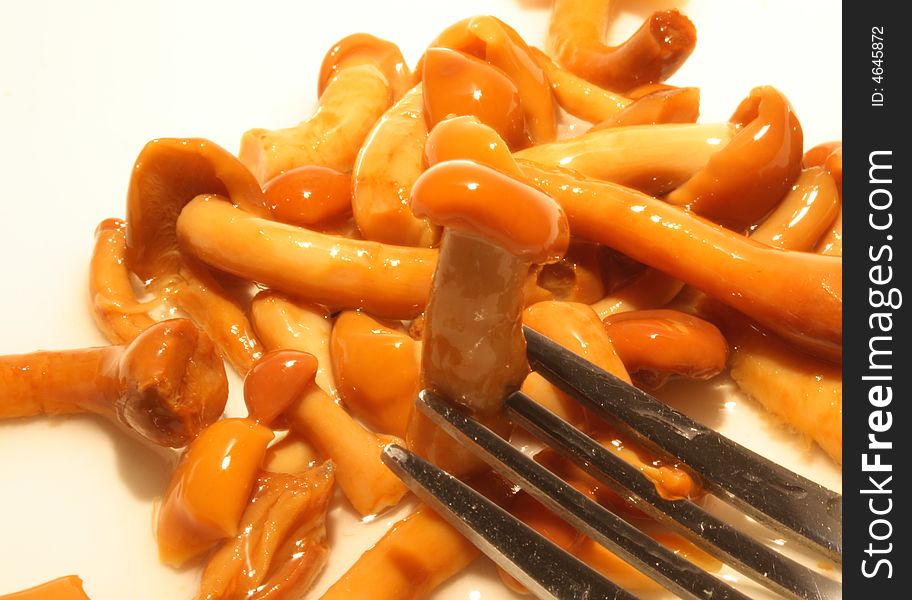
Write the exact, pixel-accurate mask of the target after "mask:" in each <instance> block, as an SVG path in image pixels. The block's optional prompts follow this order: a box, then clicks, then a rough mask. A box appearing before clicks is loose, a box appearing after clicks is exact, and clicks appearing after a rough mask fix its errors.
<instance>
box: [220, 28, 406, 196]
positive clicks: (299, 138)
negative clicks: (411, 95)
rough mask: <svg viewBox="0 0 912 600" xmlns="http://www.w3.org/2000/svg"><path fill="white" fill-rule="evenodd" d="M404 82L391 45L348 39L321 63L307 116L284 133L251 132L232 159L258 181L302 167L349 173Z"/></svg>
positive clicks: (359, 37)
mask: <svg viewBox="0 0 912 600" xmlns="http://www.w3.org/2000/svg"><path fill="white" fill-rule="evenodd" d="M410 79H411V75H410V73H409V72H408V67H406V66H405V61H404V60H403V59H402V54H401V53H399V49H398V48H397V47H396V46H395V45H394V44H392V43H390V42H387V41H385V40H381V39H380V38H376V37H374V36H371V35H367V34H355V35H352V36H348V37H346V38H344V39H342V40H340V41H339V42H337V43H336V44H334V45H333V47H332V48H331V49H330V50H329V52H327V54H326V57H325V58H324V60H323V65H322V67H321V69H320V80H319V85H318V93H319V100H318V102H317V109H316V111H314V114H313V116H312V117H311V118H310V119H308V120H306V121H303V122H301V123H299V124H298V125H296V126H294V127H289V128H286V129H277V130H268V129H251V130H250V131H248V132H246V133H245V134H244V136H243V137H242V138H241V149H240V152H239V154H238V156H239V157H240V160H241V162H242V163H244V164H245V165H246V166H247V168H249V169H250V171H251V172H252V173H253V174H254V175H255V176H256V179H257V181H259V182H260V183H265V182H267V181H269V180H270V179H272V178H273V177H275V176H276V175H279V174H281V173H284V172H286V171H290V170H291V169H294V168H296V167H301V166H304V165H320V166H324V167H330V168H333V169H336V170H337V171H343V172H349V171H351V170H352V166H353V165H354V163H355V157H356V156H357V154H358V149H359V148H361V144H362V143H363V142H364V139H365V137H367V134H368V132H369V131H370V130H371V128H372V127H373V126H374V123H376V122H377V119H379V118H380V116H381V115H382V114H383V113H384V112H385V111H386V109H387V108H389V105H390V103H391V102H392V101H394V100H395V99H398V96H397V95H396V94H398V93H401V92H404V89H402V88H403V87H405V89H408V87H411V82H410ZM406 83H407V85H405V84H406Z"/></svg>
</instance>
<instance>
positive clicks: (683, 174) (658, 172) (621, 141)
mask: <svg viewBox="0 0 912 600" xmlns="http://www.w3.org/2000/svg"><path fill="white" fill-rule="evenodd" d="M735 133H736V132H735V130H734V128H733V127H731V126H730V125H728V124H725V123H718V124H690V123H684V124H666V125H631V126H628V127H614V128H609V129H600V130H596V131H589V132H587V133H584V134H582V135H580V136H577V137H573V138H568V139H566V140H561V141H558V142H552V143H550V144H540V145H538V146H533V147H532V148H527V149H525V150H521V151H519V152H516V153H515V157H516V158H517V160H527V161H531V162H535V163H539V164H541V165H543V166H547V165H550V166H555V167H557V166H559V167H562V168H567V169H573V170H575V171H578V172H579V173H581V174H583V175H586V176H589V177H593V178H595V179H602V180H605V181H611V182H614V183H618V184H621V185H625V186H628V187H633V188H636V189H638V190H640V191H642V192H645V193H647V194H650V195H662V194H665V193H667V192H669V191H671V190H673V189H675V188H677V187H678V186H680V185H681V184H683V183H685V182H686V181H688V180H689V179H691V178H692V177H693V176H694V174H696V173H699V172H700V171H701V169H703V168H705V167H706V165H707V163H709V162H710V161H712V160H713V156H715V155H716V154H717V153H718V152H721V151H722V150H724V148H725V147H726V145H728V144H729V143H730V142H731V140H732V137H733V136H734V135H735Z"/></svg>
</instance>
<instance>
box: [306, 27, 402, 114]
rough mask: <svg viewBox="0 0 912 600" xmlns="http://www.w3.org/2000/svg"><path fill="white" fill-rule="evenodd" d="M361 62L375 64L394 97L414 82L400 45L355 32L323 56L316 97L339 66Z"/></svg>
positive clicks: (321, 93) (320, 93)
mask: <svg viewBox="0 0 912 600" xmlns="http://www.w3.org/2000/svg"><path fill="white" fill-rule="evenodd" d="M362 64H371V65H374V66H375V67H377V68H378V69H379V70H380V72H381V73H383V76H384V77H386V82H387V83H388V84H389V86H390V91H391V92H392V94H393V98H394V99H395V98H399V97H401V96H402V95H403V94H404V93H405V92H407V91H408V90H409V88H411V87H412V86H413V85H414V82H413V81H412V72H411V70H410V69H409V67H408V65H407V64H406V62H405V58H403V56H402V52H401V51H400V50H399V46H397V45H396V44H394V43H392V42H390V41H387V40H384V39H381V38H378V37H376V36H373V35H370V34H369V33H355V34H352V35H349V36H346V37H344V38H342V39H341V40H339V41H338V42H336V43H335V44H333V46H332V48H330V49H329V52H327V53H326V56H324V57H323V63H322V64H321V65H320V77H319V79H317V96H318V97H319V96H322V95H323V90H325V89H326V86H327V85H329V82H330V80H331V79H332V78H333V76H335V74H336V73H337V72H338V71H339V70H340V69H344V68H345V67H346V66H351V65H362Z"/></svg>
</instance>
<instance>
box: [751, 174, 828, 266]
mask: <svg viewBox="0 0 912 600" xmlns="http://www.w3.org/2000/svg"><path fill="white" fill-rule="evenodd" d="M839 207H840V201H839V190H838V189H837V188H836V182H835V181H833V177H832V176H831V175H830V174H829V173H827V172H826V171H825V170H824V169H822V168H821V167H811V168H809V169H805V170H804V171H802V172H801V174H800V175H799V176H798V178H797V179H796V180H795V184H794V185H793V186H792V189H791V190H789V192H788V193H787V194H786V195H785V197H784V198H783V199H782V201H781V202H779V205H778V206H777V207H776V208H775V209H774V210H773V212H772V213H770V214H769V216H767V217H766V218H765V219H764V220H763V222H762V223H760V225H758V226H757V227H756V228H755V229H754V230H753V231H752V232H751V234H750V237H751V239H752V240H755V241H757V242H761V243H763V244H769V245H770V246H776V247H779V248H783V249H787V250H799V251H802V252H808V251H810V250H812V249H813V248H814V245H815V244H816V243H817V240H819V239H820V237H821V236H822V235H824V234H825V233H826V230H827V229H828V227H829V226H830V225H831V224H832V223H833V222H834V221H835V220H836V219H837V217H838V216H839Z"/></svg>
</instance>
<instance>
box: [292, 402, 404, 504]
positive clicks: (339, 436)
mask: <svg viewBox="0 0 912 600" xmlns="http://www.w3.org/2000/svg"><path fill="white" fill-rule="evenodd" d="M285 419H286V420H287V422H288V424H289V426H290V428H291V430H292V431H294V432H296V433H298V434H300V435H301V436H302V437H303V438H304V439H306V440H307V441H309V442H312V443H313V444H314V445H315V446H316V447H317V448H318V449H319V450H320V451H321V452H322V453H323V455H324V456H326V457H328V458H329V459H331V460H332V461H333V464H334V465H335V473H336V483H338V484H339V488H340V489H341V490H342V493H343V494H345V497H346V498H348V501H349V502H351V505H352V506H353V507H354V509H355V510H356V511H358V512H359V513H361V514H362V515H365V516H368V515H374V514H377V513H378V512H380V511H381V510H383V509H384V508H387V507H390V506H393V505H395V504H396V503H398V502H399V501H400V500H401V499H402V497H403V496H404V495H405V494H406V492H408V488H406V487H405V484H403V483H402V481H401V480H400V479H399V478H398V477H396V475H394V474H393V472H392V471H390V470H389V467H387V466H386V465H385V464H383V462H382V461H381V460H380V453H381V451H382V450H383V448H384V447H385V446H386V445H387V444H390V443H393V442H396V443H402V441H401V440H399V438H396V437H393V436H389V435H380V434H375V433H373V432H371V431H369V430H367V429H365V428H364V427H362V426H361V425H360V424H359V423H358V422H357V421H355V420H354V419H353V418H352V417H351V416H350V415H349V414H348V413H347V412H345V410H344V409H343V408H342V407H341V406H339V405H338V404H336V403H335V402H334V401H333V400H332V398H330V397H329V396H327V395H326V394H325V393H324V392H323V390H321V389H320V388H318V387H317V386H315V385H314V386H311V387H310V389H309V390H308V391H307V392H305V394H304V395H303V396H302V397H301V398H300V400H298V401H297V403H296V404H294V405H293V406H292V407H291V408H290V409H289V410H288V411H286V413H285Z"/></svg>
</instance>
